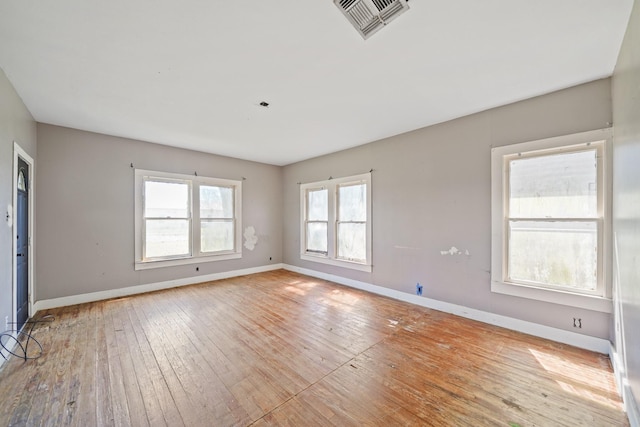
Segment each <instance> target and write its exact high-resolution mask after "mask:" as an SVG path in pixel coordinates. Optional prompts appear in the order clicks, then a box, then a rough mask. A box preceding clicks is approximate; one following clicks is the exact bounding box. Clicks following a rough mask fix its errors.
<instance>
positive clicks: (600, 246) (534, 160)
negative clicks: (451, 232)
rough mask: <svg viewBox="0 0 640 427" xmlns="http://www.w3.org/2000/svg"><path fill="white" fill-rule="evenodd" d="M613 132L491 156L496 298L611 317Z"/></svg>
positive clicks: (515, 148) (509, 148) (507, 149)
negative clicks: (530, 300) (610, 146)
mask: <svg viewBox="0 0 640 427" xmlns="http://www.w3.org/2000/svg"><path fill="white" fill-rule="evenodd" d="M608 139H610V131H609V130H603V131H594V132H587V133H582V134H576V135H569V136H565V137H559V138H551V139H547V140H541V141H533V142H527V143H523V144H515V145H511V146H506V147H499V148H494V149H493V150H492V271H491V276H492V278H491V289H492V290H493V291H494V292H499V293H505V294H509V295H516V296H520V297H525V298H534V299H539V300H543V301H548V302H554V303H558V304H564V305H570V306H576V307H582V308H588V309H592V310H599V311H610V309H611V308H610V307H611V304H610V300H609V298H610V291H609V289H610V286H608V283H609V282H610V281H609V279H608V276H609V273H608V272H609V264H610V263H609V260H608V257H609V253H610V251H609V249H608V247H607V244H606V242H608V241H609V235H610V226H609V221H610V220H609V216H610V215H609V206H610V203H609V199H608V197H609V191H607V189H608V185H609V181H610V180H609V179H607V172H608V170H609V167H608V164H607V161H608V157H609V156H607V147H608V144H607V140H608Z"/></svg>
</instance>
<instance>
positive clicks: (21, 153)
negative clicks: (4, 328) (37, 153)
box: [11, 141, 36, 324]
mask: <svg viewBox="0 0 640 427" xmlns="http://www.w3.org/2000/svg"><path fill="white" fill-rule="evenodd" d="M18 158H21V159H22V160H23V161H25V162H26V163H27V164H28V165H29V176H28V181H29V182H28V184H29V191H28V195H29V199H28V204H29V210H28V216H29V218H28V221H29V224H28V227H29V236H28V237H29V255H28V258H27V259H28V266H27V271H28V273H27V274H28V276H29V277H28V283H29V284H28V287H29V289H28V291H27V292H28V295H29V296H28V301H29V302H28V306H29V317H31V316H32V315H33V303H34V302H33V296H34V292H33V289H34V283H35V280H34V275H33V266H34V262H33V261H34V254H35V250H34V248H35V233H34V228H33V224H34V215H33V213H34V200H35V185H34V182H35V181H34V177H35V167H36V165H35V162H34V160H33V158H32V157H31V156H30V155H29V154H27V152H26V151H25V150H23V149H22V147H20V145H19V144H18V143H17V142H16V141H13V175H12V180H13V184H12V187H13V213H12V216H13V224H12V227H11V230H12V234H11V241H12V242H11V248H12V256H13V258H12V261H11V263H12V271H13V275H12V276H13V277H12V291H13V301H12V304H11V305H12V313H11V319H12V320H11V321H12V322H16V321H17V320H18V319H17V317H16V314H17V311H18V258H17V256H16V254H17V253H18V244H17V241H16V238H15V236H16V233H17V232H18V227H17V220H18V178H17V177H18ZM14 324H15V323H14Z"/></svg>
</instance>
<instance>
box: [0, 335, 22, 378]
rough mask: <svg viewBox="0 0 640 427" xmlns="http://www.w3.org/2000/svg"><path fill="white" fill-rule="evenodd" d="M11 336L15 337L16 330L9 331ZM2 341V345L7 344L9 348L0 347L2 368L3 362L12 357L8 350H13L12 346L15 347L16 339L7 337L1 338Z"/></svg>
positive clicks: (0, 367)
mask: <svg viewBox="0 0 640 427" xmlns="http://www.w3.org/2000/svg"><path fill="white" fill-rule="evenodd" d="M7 332H9V331H7ZM11 336H13V337H14V338H15V337H17V332H15V331H11ZM2 342H3V343H4V345H8V347H9V348H8V349H4V348H2V347H0V354H1V355H2V358H1V359H0V369H2V367H3V366H4V363H5V362H6V361H7V360H9V358H10V357H12V355H11V353H9V351H13V350H14V348H15V347H16V344H17V343H18V341H16V340H15V339H9V338H5V339H3V340H2Z"/></svg>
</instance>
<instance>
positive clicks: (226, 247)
mask: <svg viewBox="0 0 640 427" xmlns="http://www.w3.org/2000/svg"><path fill="white" fill-rule="evenodd" d="M233 228H234V223H233V221H203V222H202V223H201V228H200V230H201V231H200V251H201V252H218V251H232V250H233V249H234V235H233Z"/></svg>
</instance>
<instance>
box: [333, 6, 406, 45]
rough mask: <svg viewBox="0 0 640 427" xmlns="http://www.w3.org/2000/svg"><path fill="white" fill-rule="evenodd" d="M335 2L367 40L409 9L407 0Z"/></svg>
mask: <svg viewBox="0 0 640 427" xmlns="http://www.w3.org/2000/svg"><path fill="white" fill-rule="evenodd" d="M333 1H334V3H335V4H336V6H338V7H339V8H340V10H341V11H342V13H344V16H346V17H347V19H348V20H349V22H351V23H352V24H353V26H354V27H356V30H358V32H359V33H360V35H361V36H362V37H363V38H365V39H367V38H369V37H370V36H371V35H372V34H373V33H375V32H376V31H378V30H379V29H381V28H382V27H384V26H385V25H387V24H388V23H389V22H391V21H392V20H394V19H395V18H396V17H397V16H398V15H400V14H401V13H402V12H404V11H406V10H408V9H409V5H408V4H407V0H333Z"/></svg>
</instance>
